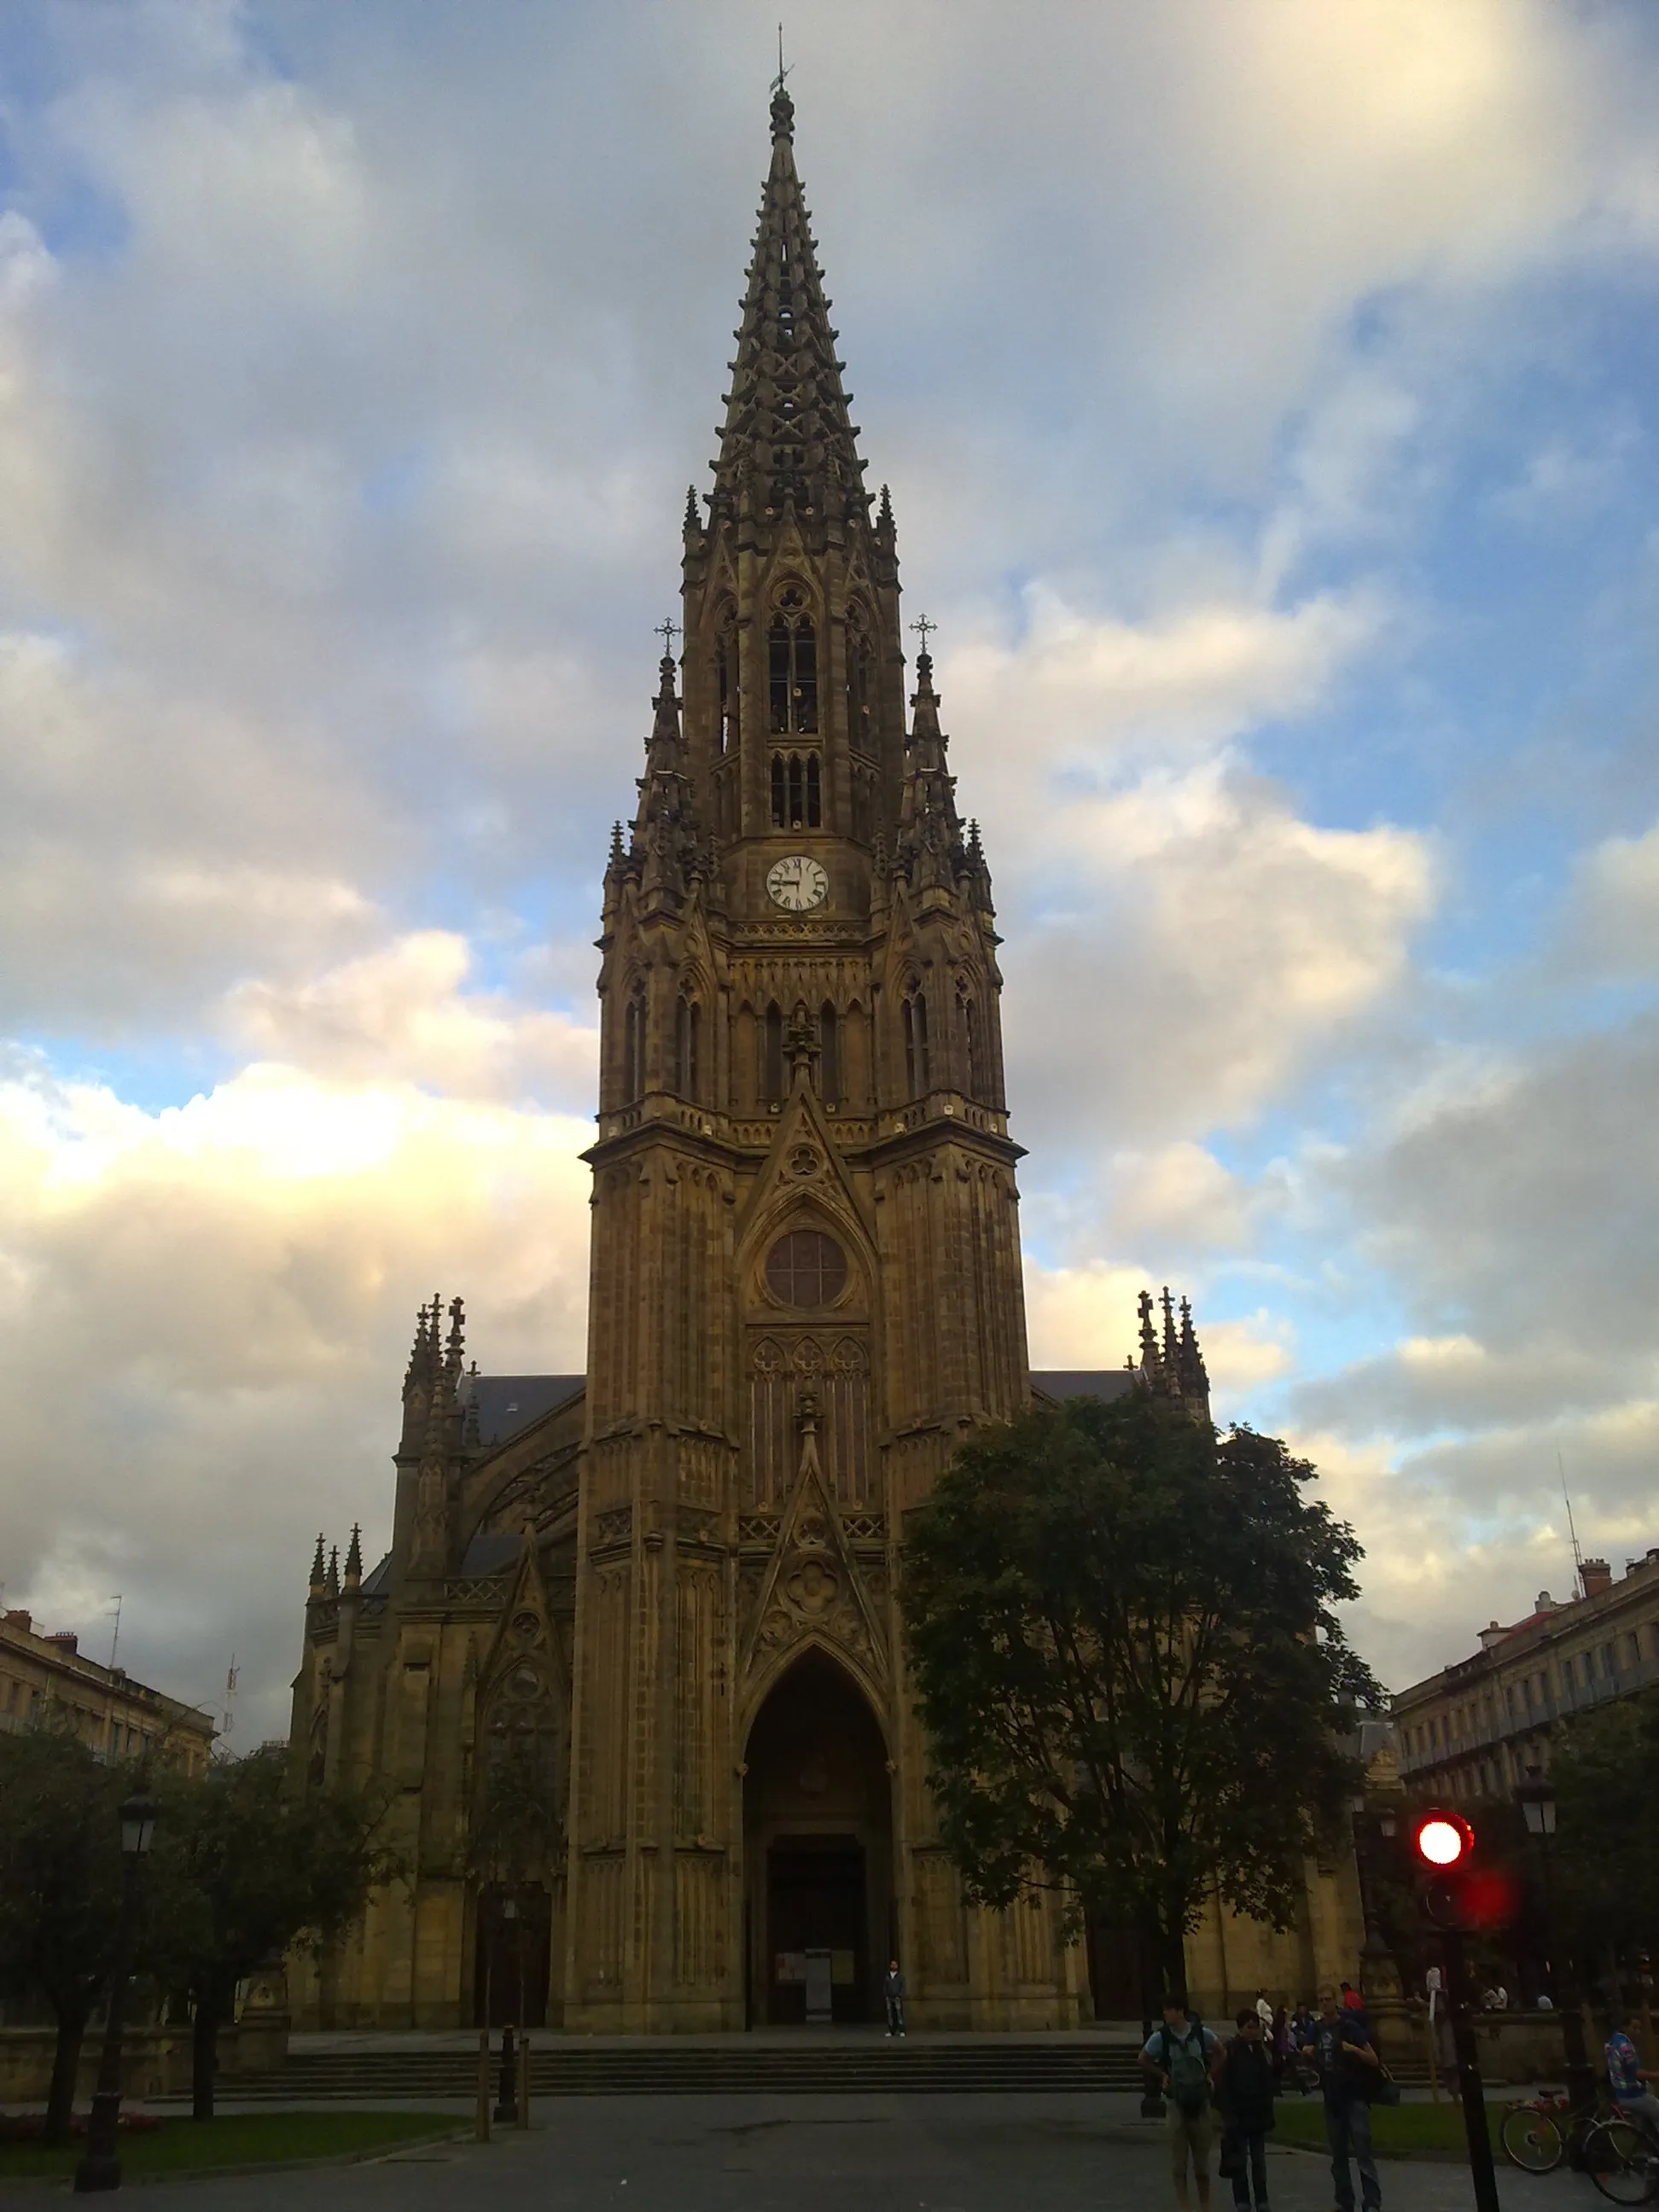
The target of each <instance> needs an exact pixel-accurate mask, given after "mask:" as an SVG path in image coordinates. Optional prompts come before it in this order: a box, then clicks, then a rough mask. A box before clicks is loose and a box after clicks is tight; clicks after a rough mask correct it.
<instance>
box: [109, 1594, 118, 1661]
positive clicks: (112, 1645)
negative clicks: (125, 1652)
mask: <svg viewBox="0 0 1659 2212" xmlns="http://www.w3.org/2000/svg"><path fill="white" fill-rule="evenodd" d="M110 1603H111V1605H112V1607H114V1609H115V1626H114V1628H113V1629H112V1631H111V1632H110V1639H109V1663H110V1671H111V1672H112V1673H113V1672H114V1668H115V1654H116V1652H117V1651H118V1649H119V1648H120V1643H121V1593H120V1591H119V1590H115V1591H113V1592H112V1594H111V1596H110Z"/></svg>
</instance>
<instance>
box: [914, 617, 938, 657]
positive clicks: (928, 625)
mask: <svg viewBox="0 0 1659 2212" xmlns="http://www.w3.org/2000/svg"><path fill="white" fill-rule="evenodd" d="M910 627H911V629H913V630H915V633H916V635H917V636H918V637H919V638H920V639H921V658H922V659H924V660H926V659H928V658H929V657H930V656H929V654H928V651H927V641H928V639H929V638H930V637H931V636H932V635H933V632H934V631H935V630H936V629H938V628H939V624H938V623H936V622H929V621H928V619H927V616H926V615H918V616H917V617H916V618H915V621H914V622H913V623H911V625H910Z"/></svg>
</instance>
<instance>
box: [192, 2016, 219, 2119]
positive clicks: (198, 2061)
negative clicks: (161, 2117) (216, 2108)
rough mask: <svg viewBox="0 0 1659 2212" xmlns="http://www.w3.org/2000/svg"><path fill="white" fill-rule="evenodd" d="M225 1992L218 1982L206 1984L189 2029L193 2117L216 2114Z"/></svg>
mask: <svg viewBox="0 0 1659 2212" xmlns="http://www.w3.org/2000/svg"><path fill="white" fill-rule="evenodd" d="M224 2013H225V2004H224V1994H223V1992H222V1990H221V1989H220V1987H219V1985H218V1984H217V1983H216V1982H210V1983H208V1984H205V1985H204V1987H203V1989H202V1990H200V1992H199V1993H198V1995H197V1999H196V2018H195V2020H194V2021H193V2022H192V2023H191V2032H190V2093H191V2112H190V2116H191V2119H193V2120H210V2119H211V2118H213V2090H214V2083H215V2081H216V2079H217V2076H218V2072H219V2023H220V2021H222V2019H223V2018H224Z"/></svg>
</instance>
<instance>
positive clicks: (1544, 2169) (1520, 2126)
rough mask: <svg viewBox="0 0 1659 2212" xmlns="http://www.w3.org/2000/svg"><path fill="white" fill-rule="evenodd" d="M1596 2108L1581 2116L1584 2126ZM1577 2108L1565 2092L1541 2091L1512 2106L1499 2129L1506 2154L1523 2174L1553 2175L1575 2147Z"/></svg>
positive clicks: (1587, 2123) (1499, 2137)
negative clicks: (1572, 2144)
mask: <svg viewBox="0 0 1659 2212" xmlns="http://www.w3.org/2000/svg"><path fill="white" fill-rule="evenodd" d="M1594 2116H1595V2108H1594V2107H1592V2109H1591V2111H1590V2112H1586V2113H1583V2114H1582V2115H1580V2116H1579V2117H1580V2119H1581V2121H1582V2123H1583V2125H1584V2126H1586V2127H1587V2126H1589V2124H1590V2122H1591V2120H1592V2118H1594ZM1573 2118H1574V2115H1573V2109H1572V2106H1571V2102H1570V2101H1569V2100H1568V2097H1567V2094H1566V2093H1565V2090H1560V2089H1541V2090H1540V2091H1539V2093H1538V2094H1537V2095H1536V2096H1535V2097H1525V2098H1522V2099H1521V2100H1519V2101H1518V2102H1517V2103H1516V2104H1513V2105H1511V2106H1510V2108H1509V2110H1508V2111H1507V2112H1505V2113H1504V2118H1503V2123H1502V2125H1501V2126H1500V2127H1499V2129H1498V2142H1500V2143H1501V2144H1502V2145H1503V2147H1504V2157H1505V2158H1507V2159H1508V2160H1509V2161H1510V2165H1511V2166H1519V2167H1520V2168H1521V2171H1522V2172H1523V2173H1553V2172H1554V2171H1555V2169H1556V2167H1557V2166H1559V2165H1561V2164H1562V2162H1563V2161H1564V2160H1565V2158H1566V2155H1567V2152H1568V2150H1569V2149H1570V2148H1571V2142H1572V2136H1573Z"/></svg>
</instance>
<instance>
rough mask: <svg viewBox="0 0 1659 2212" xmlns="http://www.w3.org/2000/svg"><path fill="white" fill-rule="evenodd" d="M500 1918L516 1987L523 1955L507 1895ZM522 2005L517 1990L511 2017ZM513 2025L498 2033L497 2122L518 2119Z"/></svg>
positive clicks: (515, 1907)
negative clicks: (515, 1965) (515, 1960)
mask: <svg viewBox="0 0 1659 2212" xmlns="http://www.w3.org/2000/svg"><path fill="white" fill-rule="evenodd" d="M501 1917H502V1919H503V1920H505V1921H506V1923H507V1926H508V1928H509V1929H511V1930H512V1932H513V1939H514V1949H515V1950H516V1951H518V1954H519V1960H520V1967H519V1980H520V1984H522V1982H523V1979H524V1969H523V1965H522V1960H523V1955H524V1954H523V1951H522V1949H521V1948H520V1945H519V1942H518V1936H519V1900H518V1899H517V1898H516V1897H515V1896H513V1894H512V1893H510V1892H509V1893H508V1894H507V1896H506V1897H504V1898H503V1899H501ZM522 2004H523V1990H522V1988H520V1990H519V1992H518V1996H517V1998H516V2000H515V2002H514V2003H513V2007H512V2009H513V2012H514V2013H517V2012H518V2011H520V2009H521V2008H522ZM514 2024H515V2023H514V2022H513V2021H511V2020H509V2021H507V2025H506V2026H505V2027H503V2028H502V2030H501V2090H500V2093H499V2094H498V2095H497V2097H496V2099H495V2118H497V2119H498V2120H516V2119H517V2118H518V2117H519V2077H518V2074H517V2071H516V2069H515V2068H514V2065H513V2027H514Z"/></svg>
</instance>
